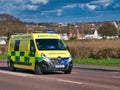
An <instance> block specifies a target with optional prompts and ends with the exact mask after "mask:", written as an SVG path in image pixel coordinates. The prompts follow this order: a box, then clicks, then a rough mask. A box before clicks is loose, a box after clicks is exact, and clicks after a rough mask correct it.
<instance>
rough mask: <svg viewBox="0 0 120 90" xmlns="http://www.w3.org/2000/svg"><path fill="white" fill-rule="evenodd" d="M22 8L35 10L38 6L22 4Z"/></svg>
mask: <svg viewBox="0 0 120 90" xmlns="http://www.w3.org/2000/svg"><path fill="white" fill-rule="evenodd" d="M23 8H24V9H28V10H33V11H35V10H37V8H38V6H36V5H30V4H27V5H23Z"/></svg>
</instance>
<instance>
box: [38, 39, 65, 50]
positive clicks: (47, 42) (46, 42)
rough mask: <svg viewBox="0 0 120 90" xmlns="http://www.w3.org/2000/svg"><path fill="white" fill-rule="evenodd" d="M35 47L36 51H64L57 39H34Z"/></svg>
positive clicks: (61, 43)
mask: <svg viewBox="0 0 120 90" xmlns="http://www.w3.org/2000/svg"><path fill="white" fill-rule="evenodd" d="M36 45H37V48H38V50H66V48H65V46H64V44H63V42H62V41H61V40H59V39H36Z"/></svg>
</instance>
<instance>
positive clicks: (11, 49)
mask: <svg viewBox="0 0 120 90" xmlns="http://www.w3.org/2000/svg"><path fill="white" fill-rule="evenodd" d="M7 63H8V67H9V69H10V70H11V71H14V70H15V69H17V68H21V69H28V70H33V71H34V72H35V73H36V74H43V73H44V72H52V71H63V72H64V73H65V74H70V73H71V71H72V67H73V64H72V57H71V55H70V53H69V51H68V50H67V49H66V46H65V45H64V43H63V41H62V40H61V38H60V36H59V35H58V34H56V33H53V32H52V33H51V31H50V32H44V33H30V34H27V33H26V34H18V35H11V37H10V40H9V45H8V60H7Z"/></svg>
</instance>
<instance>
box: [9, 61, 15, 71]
mask: <svg viewBox="0 0 120 90" xmlns="http://www.w3.org/2000/svg"><path fill="white" fill-rule="evenodd" d="M9 70H10V71H15V67H14V62H12V61H10V66H9Z"/></svg>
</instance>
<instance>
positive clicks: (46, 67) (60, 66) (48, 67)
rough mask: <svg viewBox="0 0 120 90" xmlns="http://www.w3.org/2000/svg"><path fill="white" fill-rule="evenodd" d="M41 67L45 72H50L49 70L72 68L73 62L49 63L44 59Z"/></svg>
mask: <svg viewBox="0 0 120 90" xmlns="http://www.w3.org/2000/svg"><path fill="white" fill-rule="evenodd" d="M40 66H41V69H42V71H43V72H48V71H67V70H69V69H72V67H73V63H72V61H71V62H69V63H67V64H52V63H51V64H47V63H46V62H44V61H42V62H41V64H40Z"/></svg>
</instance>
